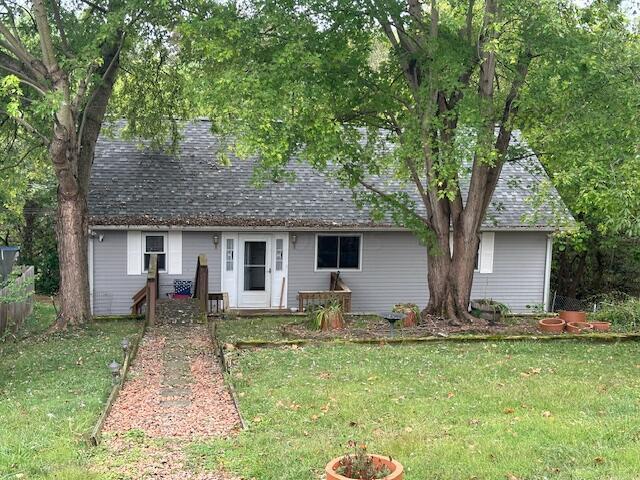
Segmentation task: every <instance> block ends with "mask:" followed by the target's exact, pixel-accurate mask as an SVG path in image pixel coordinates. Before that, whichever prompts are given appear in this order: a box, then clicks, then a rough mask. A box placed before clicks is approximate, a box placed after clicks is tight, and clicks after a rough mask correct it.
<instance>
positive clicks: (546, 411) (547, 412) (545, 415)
mask: <svg viewBox="0 0 640 480" xmlns="http://www.w3.org/2000/svg"><path fill="white" fill-rule="evenodd" d="M542 416H543V417H544V418H549V417H552V416H553V415H552V414H551V412H550V411H548V410H545V411H544V412H542Z"/></svg>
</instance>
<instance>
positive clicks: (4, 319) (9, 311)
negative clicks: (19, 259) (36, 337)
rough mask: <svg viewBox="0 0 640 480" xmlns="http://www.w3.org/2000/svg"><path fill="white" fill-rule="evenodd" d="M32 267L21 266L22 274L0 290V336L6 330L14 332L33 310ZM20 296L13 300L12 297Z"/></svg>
mask: <svg viewBox="0 0 640 480" xmlns="http://www.w3.org/2000/svg"><path fill="white" fill-rule="evenodd" d="M33 277H34V274H33V267H22V274H21V275H20V276H19V277H18V278H17V279H16V280H15V282H12V284H11V285H7V286H6V287H4V288H3V289H2V290H0V337H2V336H3V335H4V334H5V332H6V331H7V330H9V331H11V332H13V333H16V332H17V331H18V330H20V328H21V327H22V323H23V322H24V319H25V318H27V317H28V316H29V315H31V312H33V288H34V285H33V282H34V278H33ZM15 296H18V297H21V298H20V299H19V300H14V299H13V298H12V297H15Z"/></svg>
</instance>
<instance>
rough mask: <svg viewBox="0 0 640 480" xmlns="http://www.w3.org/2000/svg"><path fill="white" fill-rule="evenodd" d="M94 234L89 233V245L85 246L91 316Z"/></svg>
mask: <svg viewBox="0 0 640 480" xmlns="http://www.w3.org/2000/svg"><path fill="white" fill-rule="evenodd" d="M94 237H95V233H93V232H92V231H89V243H88V246H87V249H88V252H87V263H88V264H89V265H88V267H89V269H88V270H89V305H90V308H91V315H93V239H94Z"/></svg>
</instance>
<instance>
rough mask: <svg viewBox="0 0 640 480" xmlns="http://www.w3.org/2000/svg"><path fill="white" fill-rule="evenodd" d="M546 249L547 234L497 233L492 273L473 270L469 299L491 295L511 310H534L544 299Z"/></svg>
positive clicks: (489, 296) (490, 296)
mask: <svg viewBox="0 0 640 480" xmlns="http://www.w3.org/2000/svg"><path fill="white" fill-rule="evenodd" d="M546 252H547V234H546V233H543V232H496V237H495V245H494V249H493V273H478V272H476V273H475V275H474V277H473V287H472V289H471V298H492V299H494V300H497V301H499V302H502V303H505V304H506V305H508V306H509V308H511V310H512V311H514V312H525V311H531V310H533V309H534V308H535V306H536V305H540V304H542V303H543V300H544V272H545V261H546Z"/></svg>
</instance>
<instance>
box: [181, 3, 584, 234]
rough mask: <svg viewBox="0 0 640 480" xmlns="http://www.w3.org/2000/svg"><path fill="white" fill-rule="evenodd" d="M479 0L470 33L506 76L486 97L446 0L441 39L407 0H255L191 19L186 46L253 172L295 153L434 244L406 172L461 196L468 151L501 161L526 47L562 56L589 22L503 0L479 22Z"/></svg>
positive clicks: (468, 43)
mask: <svg viewBox="0 0 640 480" xmlns="http://www.w3.org/2000/svg"><path fill="white" fill-rule="evenodd" d="M409 3H410V2H409ZM482 4H483V2H476V8H475V10H472V13H474V15H473V18H472V22H471V30H472V31H471V32H470V34H469V35H470V37H472V38H473V39H474V40H475V39H477V38H482V39H485V38H486V36H491V37H492V38H491V40H488V41H487V45H486V46H485V48H486V49H487V50H489V51H491V52H493V53H494V54H495V55H496V57H497V59H498V71H497V73H496V76H497V77H499V78H500V81H499V82H497V83H496V85H495V91H494V97H493V100H491V101H487V100H486V99H483V98H482V97H481V96H480V95H479V94H478V84H477V82H478V73H477V71H476V70H475V69H474V61H475V60H474V59H476V58H477V55H478V53H477V48H476V47H475V45H473V43H474V41H472V39H469V38H465V34H464V32H465V31H466V30H465V29H466V28H467V25H466V22H467V16H466V14H467V11H466V8H465V7H464V5H463V3H461V2H457V1H442V2H438V9H439V24H438V36H437V38H436V39H433V40H432V41H431V40H425V38H424V37H427V36H428V34H427V33H426V32H425V30H427V29H428V24H429V22H431V19H429V18H428V14H427V15H425V18H424V19H422V22H421V21H415V22H413V21H412V19H411V15H408V14H407V12H406V10H407V3H406V2H404V1H400V0H397V1H396V0H391V1H374V2H364V3H363V2H348V1H341V0H340V1H338V2H337V3H335V4H332V3H331V2H323V1H316V0H295V1H293V2H284V3H283V2H278V1H274V0H252V1H250V2H248V5H247V6H246V8H240V7H234V8H231V9H228V10H226V11H225V12H224V13H222V14H221V16H218V15H212V16H210V17H207V18H204V19H202V20H200V21H193V22H190V23H189V25H187V26H184V27H183V31H182V33H183V38H182V40H183V52H184V53H185V55H189V56H190V57H191V58H192V61H193V62H194V64H197V65H198V66H199V71H197V72H195V73H194V82H196V84H197V85H199V86H200V87H201V88H200V89H199V90H200V91H201V92H202V94H203V97H204V99H203V101H202V104H203V105H205V106H206V108H207V113H208V114H209V115H210V116H211V117H212V118H213V119H214V121H215V123H216V130H217V131H219V132H222V133H227V134H229V135H230V136H232V137H233V139H234V146H233V149H234V151H235V153H237V154H239V155H240V156H248V155H252V154H260V159H261V164H260V168H259V169H258V171H257V173H256V176H257V177H258V178H261V179H264V178H268V177H275V178H282V177H283V176H285V177H286V173H285V172H286V164H287V163H288V162H289V161H290V159H292V158H295V159H299V160H303V161H306V162H308V163H310V164H311V165H313V166H314V167H315V168H316V169H318V170H321V171H325V172H327V173H329V174H332V175H335V176H336V177H337V178H339V179H340V180H341V181H342V182H343V183H344V184H345V185H347V186H349V187H351V188H352V190H353V194H354V197H355V199H356V201H357V202H358V203H360V204H362V205H364V204H367V205H369V206H371V207H372V210H373V216H374V218H376V219H380V218H382V217H383V216H385V215H388V216H390V217H391V218H392V220H393V221H394V223H396V224H399V225H403V226H405V227H407V228H409V229H411V230H412V231H414V232H415V233H416V234H417V235H418V237H419V238H420V239H421V240H423V241H424V242H432V241H433V240H434V237H433V234H432V232H431V229H429V228H426V227H425V218H424V215H425V211H424V210H425V208H424V205H422V204H421V202H420V201H417V202H416V200H415V197H414V196H409V195H407V194H406V193H405V192H406V191H411V192H413V191H415V188H416V187H415V185H414V184H415V178H414V175H413V172H412V169H413V168H417V171H418V174H419V176H420V177H421V179H422V182H423V184H424V187H425V189H426V190H427V191H431V192H433V193H435V195H436V197H437V198H439V199H447V200H449V201H454V200H455V199H456V198H457V195H458V194H459V186H460V182H464V181H466V180H467V179H468V178H469V176H470V173H471V171H470V168H469V165H470V161H471V160H472V159H473V158H474V157H475V158H477V159H478V162H479V163H480V164H482V165H498V164H499V162H501V161H502V160H503V158H502V156H501V153H499V152H498V151H497V150H496V148H495V146H494V141H495V138H494V130H493V125H494V124H495V123H500V122H504V121H505V120H504V118H503V113H504V112H503V110H502V108H501V106H502V105H503V104H504V102H506V101H507V98H508V95H509V92H510V89H511V86H512V85H513V84H514V82H517V80H518V78H519V77H518V74H517V73H515V72H516V70H517V68H518V67H519V62H520V61H522V58H523V55H524V56H525V57H526V56H527V52H529V53H531V55H533V56H534V57H535V58H533V62H532V64H531V67H530V68H531V70H535V69H538V63H539V62H538V58H540V57H542V56H544V57H545V58H548V59H549V61H550V62H556V61H558V59H559V58H561V57H562V56H563V55H564V54H565V52H567V50H568V49H570V48H572V46H573V45H575V43H576V41H577V39H576V35H575V34H574V32H575V31H576V30H577V29H578V28H580V27H579V25H583V24H584V22H585V20H584V18H582V16H581V15H580V13H579V9H577V8H576V7H574V6H572V5H570V4H567V3H566V2H560V1H552V0H545V1H542V2H535V3H531V2H522V1H515V0H514V1H510V0H505V1H502V2H500V16H501V21H500V22H499V23H497V24H495V25H493V26H492V30H493V29H495V31H491V32H483V31H482V27H481V24H482V21H483V14H482V12H483V8H482V7H483V5H482ZM427 10H428V9H425V10H424V11H425V12H426V11H427ZM256 12H259V14H255V13H256ZM423 13H424V12H423ZM221 18H224V21H223V20H221ZM388 19H393V21H392V22H391V23H397V22H399V21H400V22H402V23H403V26H402V27H397V26H396V28H399V30H400V31H401V32H400V34H399V35H397V36H399V37H401V38H402V42H406V43H407V44H411V45H413V50H414V52H413V53H407V52H406V50H407V49H408V50H411V48H405V44H402V45H401V46H398V45H392V43H393V41H390V39H389V38H388V37H387V36H386V35H385V33H384V32H383V31H382V28H381V22H384V21H387V20H388ZM587 25H588V26H590V24H589V23H588V22H587ZM405 28H406V29H407V30H406V32H405V31H404V30H403V29H405ZM404 33H406V35H407V37H408V38H404V37H403V35H402V34H404ZM421 40H422V42H421ZM412 42H415V44H413V43H412ZM469 65H471V69H472V72H473V74H472V75H471V76H470V77H469V78H470V79H471V80H470V82H469V83H468V84H465V83H464V82H462V81H461V78H462V77H463V76H464V73H465V71H466V69H467V68H469ZM475 66H476V67H477V65H475ZM414 67H416V68H419V72H420V73H417V74H416V75H422V77H421V79H422V83H421V84H420V86H419V87H417V88H415V89H412V88H411V81H410V80H408V77H410V76H411V73H410V72H409V71H410V70H411V69H412V68H414ZM534 78H535V81H536V82H538V83H536V85H535V88H529V87H527V88H525V89H524V91H523V92H522V94H523V95H527V96H529V97H530V98H528V99H527V103H541V102H542V101H543V99H544V98H545V96H544V95H543V93H542V92H543V90H544V88H545V87H544V85H546V83H548V81H549V79H548V78H545V77H543V76H542V75H536V76H535V77H534ZM427 79H428V81H427ZM527 83H528V82H527ZM434 92H441V93H442V95H443V96H444V97H443V101H445V102H449V103H450V106H451V109H450V110H447V111H446V113H441V114H438V113H436V111H438V108H439V107H438V102H436V101H434V98H436V97H437V95H435V94H434ZM439 94H440V93H439ZM458 95H459V99H458V100H455V101H454V99H453V98H454V97H455V98H456V99H457V98H458ZM518 98H519V97H518ZM487 103H491V105H488V104H487ZM522 103H524V100H522ZM519 104H520V100H518V105H519ZM439 105H440V106H441V105H442V102H440V104H439ZM513 111H514V112H515V109H514V110H513ZM509 114H510V110H509V109H507V120H506V123H507V127H508V128H509V129H511V128H512V127H514V126H515V127H519V126H521V123H519V121H518V119H517V117H516V119H515V120H513V119H511V118H510V116H509ZM513 122H515V123H513ZM487 125H490V126H491V127H490V128H488V127H487ZM452 139H453V140H452ZM390 144H393V145H394V147H393V148H390ZM425 152H429V153H425ZM431 155H432V157H431ZM506 156H507V158H506V159H507V160H509V159H510V158H512V157H514V158H517V157H518V156H519V155H518V154H517V153H516V152H508V153H507V155H506ZM431 161H432V163H433V165H429V162H431ZM427 165H429V166H427ZM373 176H378V177H382V178H384V179H386V180H387V181H382V182H380V184H376V185H375V187H376V188H377V190H378V191H374V190H372V189H371V188H369V187H367V186H366V185H365V184H369V181H370V180H371V178H372V177H373ZM369 186H371V185H369ZM380 191H382V192H383V193H384V195H381V194H380ZM532 221H534V220H533V219H532ZM426 223H428V221H427V222H426Z"/></svg>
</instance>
